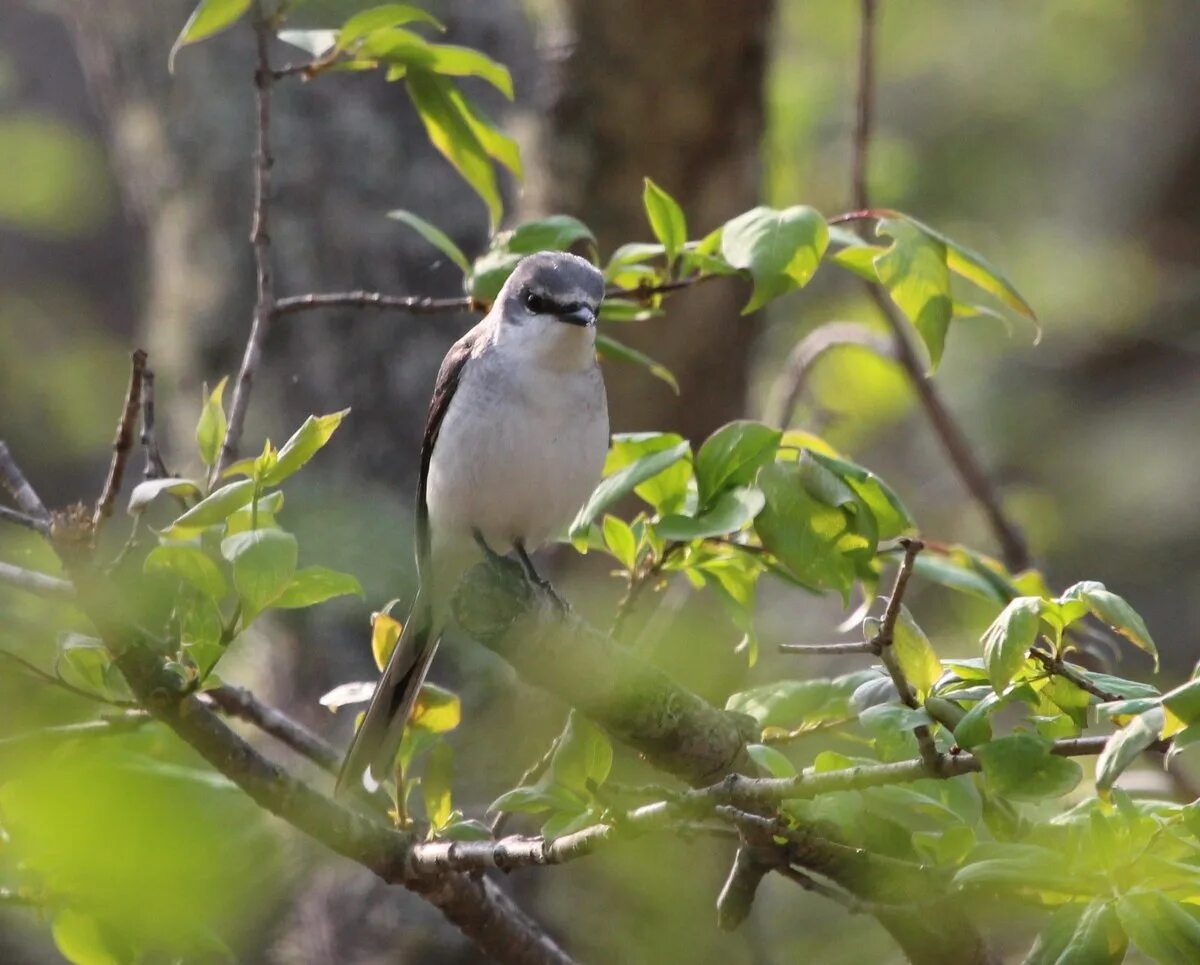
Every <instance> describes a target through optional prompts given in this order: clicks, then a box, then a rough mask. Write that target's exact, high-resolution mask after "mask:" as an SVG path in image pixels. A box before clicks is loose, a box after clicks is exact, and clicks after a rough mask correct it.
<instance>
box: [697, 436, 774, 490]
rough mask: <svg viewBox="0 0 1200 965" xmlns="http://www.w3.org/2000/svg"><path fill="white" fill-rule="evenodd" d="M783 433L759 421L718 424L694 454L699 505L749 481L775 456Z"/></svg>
mask: <svg viewBox="0 0 1200 965" xmlns="http://www.w3.org/2000/svg"><path fill="white" fill-rule="evenodd" d="M782 436H783V433H781V432H780V431H779V430H778V429H774V428H772V427H771V426H768V425H764V424H763V423H761V422H752V421H750V420H738V421H736V422H730V423H727V424H726V425H723V426H721V428H719V429H718V430H717V431H716V432H714V433H713V434H712V435H711V436H709V437H708V438H707V439H706V440H704V444H703V445H702V446H701V447H700V451H699V452H697V453H696V467H695V472H696V485H697V487H698V488H699V493H700V505H701V506H702V507H703V506H708V505H709V504H710V503H711V502H712V500H713V499H715V498H716V497H717V496H718V495H719V494H720V493H722V492H723V491H725V490H726V489H732V488H734V487H736V486H744V485H746V484H747V483H750V482H753V480H754V476H755V474H756V473H757V472H758V470H759V468H760V467H762V466H765V465H766V464H767V463H769V462H771V461H773V460H774V458H775V453H776V450H777V449H778V448H779V440H780V439H781V438H782Z"/></svg>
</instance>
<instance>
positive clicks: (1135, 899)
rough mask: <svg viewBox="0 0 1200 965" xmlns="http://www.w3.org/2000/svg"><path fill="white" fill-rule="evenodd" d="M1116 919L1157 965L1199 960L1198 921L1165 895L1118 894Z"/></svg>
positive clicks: (1183, 964)
mask: <svg viewBox="0 0 1200 965" xmlns="http://www.w3.org/2000/svg"><path fill="white" fill-rule="evenodd" d="M1117 917H1118V918H1120V920H1121V925H1122V927H1124V929H1125V933H1126V934H1127V935H1128V936H1129V938H1130V940H1131V941H1132V942H1133V943H1134V944H1135V945H1136V946H1137V947H1138V949H1139V950H1140V951H1141V952H1142V953H1143V954H1145V955H1147V956H1149V957H1150V958H1152V959H1154V961H1156V962H1158V963H1160V965H1194V963H1195V962H1198V961H1200V922H1197V920H1196V917H1195V915H1194V914H1193V913H1192V912H1190V911H1187V910H1185V908H1184V906H1183V905H1182V904H1180V903H1179V902H1176V901H1172V900H1171V899H1170V898H1168V897H1167V896H1166V895H1164V894H1162V893H1160V892H1157V891H1136V892H1129V893H1127V894H1124V895H1121V896H1120V897H1119V898H1118V899H1117Z"/></svg>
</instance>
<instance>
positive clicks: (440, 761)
mask: <svg viewBox="0 0 1200 965" xmlns="http://www.w3.org/2000/svg"><path fill="white" fill-rule="evenodd" d="M453 779H454V751H453V750H451V748H450V745H449V744H447V743H446V742H445V741H444V740H440V741H438V742H437V743H436V744H434V745H433V750H431V751H430V752H429V756H428V757H427V758H426V759H425V768H424V770H422V771H421V799H422V800H423V801H424V802H425V817H426V818H427V819H428V820H429V824H430V830H432V831H440V830H441V829H442V827H444V826H445V824H446V823H447V822H448V821H449V820H450V815H451V814H452V813H453V811H454V801H453V799H452V796H451V790H450V786H451V782H452V781H453Z"/></svg>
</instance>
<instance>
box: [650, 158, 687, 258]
mask: <svg viewBox="0 0 1200 965" xmlns="http://www.w3.org/2000/svg"><path fill="white" fill-rule="evenodd" d="M642 204H643V205H645V207H646V218H647V219H648V220H649V222H650V227H651V229H652V230H653V231H654V237H655V238H657V239H658V240H659V241H660V242H662V246H663V250H664V251H665V252H666V256H667V266H668V267H670V266H671V265H672V264H674V262H675V257H676V256H677V255H678V254H679V252H681V251H682V250H683V246H684V245H685V244H687V221H686V219H685V218H684V216H683V209H682V208H680V207H679V205H678V204H677V203H676V201H675V199H674V198H672V197H671V196H670V195H669V194H667V192H666V191H664V190H663V189H662V188H660V187H659V186H658V185H657V184H655V183H654V182H653V181H651V180H650V179H649V178H645V179H644V187H643V189H642Z"/></svg>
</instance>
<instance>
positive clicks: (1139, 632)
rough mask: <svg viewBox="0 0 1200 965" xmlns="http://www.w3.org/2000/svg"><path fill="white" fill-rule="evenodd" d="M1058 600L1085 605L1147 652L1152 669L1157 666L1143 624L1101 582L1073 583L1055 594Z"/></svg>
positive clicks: (1127, 606)
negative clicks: (1059, 595)
mask: <svg viewBox="0 0 1200 965" xmlns="http://www.w3.org/2000/svg"><path fill="white" fill-rule="evenodd" d="M1059 600H1060V602H1062V603H1064V604H1070V603H1072V602H1079V603H1083V604H1086V605H1087V608H1088V610H1089V611H1090V612H1091V613H1092V615H1093V616H1094V617H1096V619H1098V620H1101V621H1103V622H1104V623H1107V624H1108V625H1109V626H1110V627H1112V628H1113V629H1114V630H1116V631H1117V633H1119V634H1121V636H1123V637H1125V639H1127V640H1128V641H1129V642H1130V643H1132V644H1133V645H1134V646H1135V647H1138V648H1139V649H1142V650H1145V651H1146V653H1148V654H1150V656H1152V657H1153V658H1154V668H1155V669H1156V670H1157V669H1158V650H1157V649H1156V648H1155V646H1154V641H1153V640H1152V639H1151V638H1150V631H1149V630H1147V629H1146V624H1145V623H1144V622H1143V621H1142V618H1141V617H1140V616H1139V615H1138V613H1137V611H1136V610H1134V608H1133V607H1131V606H1130V605H1129V604H1128V603H1126V602H1125V601H1124V600H1123V599H1121V597H1119V596H1117V594H1115V593H1113V592H1112V591H1110V590H1107V589H1105V587H1104V584H1103V583H1095V582H1091V581H1088V582H1084V583H1076V584H1075V585H1074V586H1072V587H1070V588H1068V589H1067V590H1066V592H1065V593H1063V595H1062V596H1061V597H1059Z"/></svg>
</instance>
